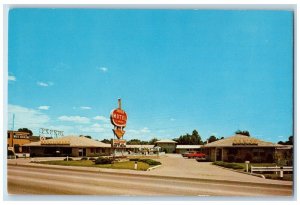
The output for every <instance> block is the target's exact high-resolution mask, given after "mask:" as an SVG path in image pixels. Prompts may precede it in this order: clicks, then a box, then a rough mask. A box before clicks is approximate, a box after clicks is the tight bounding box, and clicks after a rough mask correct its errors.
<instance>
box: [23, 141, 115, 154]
mask: <svg viewBox="0 0 300 205" xmlns="http://www.w3.org/2000/svg"><path fill="white" fill-rule="evenodd" d="M23 149H26V150H27V152H29V153H30V156H31V157H35V156H42V157H51V156H72V157H85V156H87V157H92V156H99V155H110V154H111V144H106V143H103V142H99V141H96V140H93V139H89V138H86V137H84V136H65V137H60V138H54V139H48V140H43V141H38V142H32V143H28V144H24V145H23Z"/></svg>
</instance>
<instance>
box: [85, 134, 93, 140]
mask: <svg viewBox="0 0 300 205" xmlns="http://www.w3.org/2000/svg"><path fill="white" fill-rule="evenodd" d="M84 137H86V138H89V139H92V137H91V136H89V135H86V136H84Z"/></svg>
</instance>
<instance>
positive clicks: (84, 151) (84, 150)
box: [82, 148, 86, 157]
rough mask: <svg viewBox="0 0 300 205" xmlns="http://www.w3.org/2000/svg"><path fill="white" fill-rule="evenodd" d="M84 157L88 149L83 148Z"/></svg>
mask: <svg viewBox="0 0 300 205" xmlns="http://www.w3.org/2000/svg"><path fill="white" fill-rule="evenodd" d="M82 156H83V157H85V156H86V148H83V153H82Z"/></svg>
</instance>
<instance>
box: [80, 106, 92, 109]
mask: <svg viewBox="0 0 300 205" xmlns="http://www.w3.org/2000/svg"><path fill="white" fill-rule="evenodd" d="M80 109H82V110H91V109H92V108H91V107H87V106H81V107H80Z"/></svg>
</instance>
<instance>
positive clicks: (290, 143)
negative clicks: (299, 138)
mask: <svg viewBox="0 0 300 205" xmlns="http://www.w3.org/2000/svg"><path fill="white" fill-rule="evenodd" d="M287 143H288V144H289V145H293V144H294V136H290V137H289V141H287Z"/></svg>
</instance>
